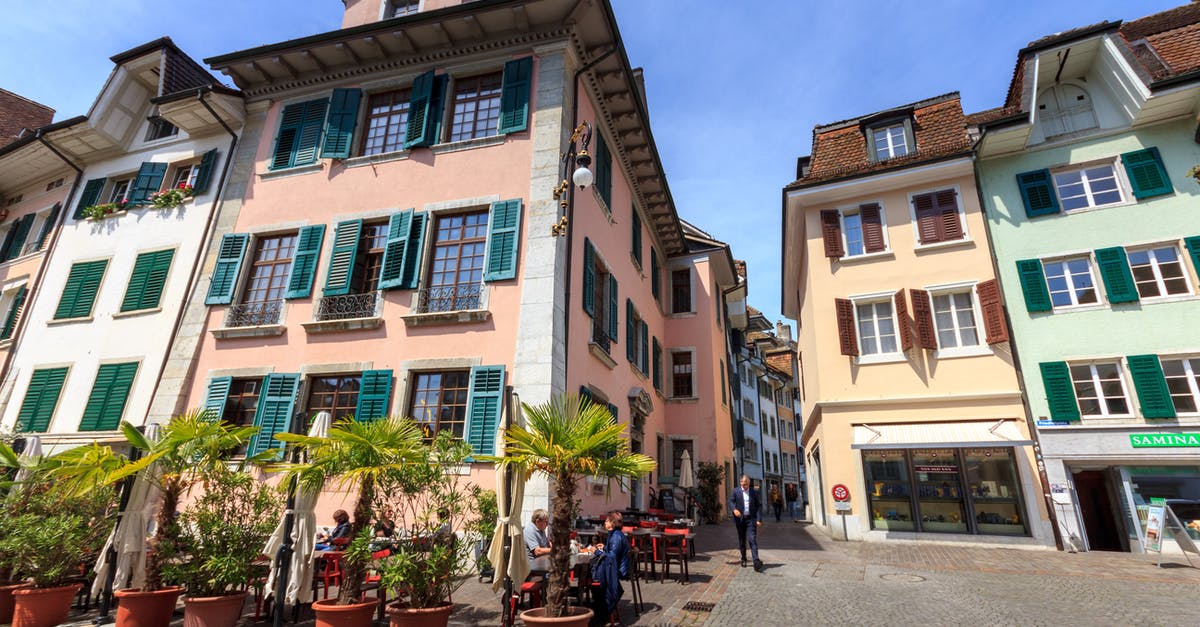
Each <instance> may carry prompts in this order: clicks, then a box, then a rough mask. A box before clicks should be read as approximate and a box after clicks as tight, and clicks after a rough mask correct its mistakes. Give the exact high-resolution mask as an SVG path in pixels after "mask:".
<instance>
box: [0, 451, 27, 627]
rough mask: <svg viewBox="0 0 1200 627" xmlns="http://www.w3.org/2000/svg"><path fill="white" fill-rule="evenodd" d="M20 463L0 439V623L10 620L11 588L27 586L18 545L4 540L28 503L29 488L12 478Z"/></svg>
mask: <svg viewBox="0 0 1200 627" xmlns="http://www.w3.org/2000/svg"><path fill="white" fill-rule="evenodd" d="M21 466H22V460H21V459H20V458H19V456H18V455H17V453H16V452H15V451H14V450H13V449H12V447H10V446H9V444H8V442H0V468H3V474H4V482H3V484H4V485H3V486H2V487H3V488H4V489H3V490H2V491H0V493H3V494H4V498H2V499H0V625H6V624H8V623H11V622H12V617H13V594H12V593H13V590H16V589H17V588H24V587H27V586H29V583H28V582H27V581H25V577H24V576H22V575H21V573H20V570H19V569H18V566H17V559H16V558H17V557H19V556H20V550H19V549H20V547H9V546H6V544H7V543H5V542H4V539H5V538H10V537H12V535H13V534H14V533H15V532H16V530H17V529H18V527H16V521H17V516H18V515H20V513H21V512H23V511H25V509H26V508H27V507H28V502H29V496H30V495H29V492H28V491H23V490H21V486H19V485H17V484H16V483H15V482H14V479H15V477H16V473H17V471H18V470H20V468H21Z"/></svg>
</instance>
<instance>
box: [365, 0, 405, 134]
mask: <svg viewBox="0 0 1200 627" xmlns="http://www.w3.org/2000/svg"><path fill="white" fill-rule="evenodd" d="M385 6H386V5H385ZM387 94H392V95H393V101H392V102H393V106H395V104H396V103H397V101H396V100H395V96H394V95H395V94H404V99H403V100H402V101H401V102H402V104H403V105H404V127H403V128H404V131H402V132H400V133H399V136H398V137H397V140H398V141H399V144H398V145H397V147H396V148H394V149H392V150H387V149H386V148H387V143H386V138H387V133H386V132H385V133H384V140H385V141H384V144H383V148H384V149H383V150H381V151H380V152H367V140H368V138H369V137H370V135H371V119H372V116H371V99H372V98H375V97H378V96H383V95H387ZM411 104H412V81H409V82H408V84H407V86H403V87H402V86H389V87H380V88H378V89H375V90H371V91H368V90H366V89H364V90H363V94H362V103H361V104H360V105H359V108H360V111H359V112H358V119H357V121H356V123H355V125H354V133H355V135H357V137H355V138H353V139H352V140H351V141H352V142H353V144H352V145H353V146H354V147H355V148H356V150H355V151H353V152H352V154H353V155H354V156H355V157H381V156H385V155H392V154H398V153H404V152H408V151H410V150H412V149H411V148H405V147H404V137H405V132H406V131H407V130H408V117H409V114H410V112H411V109H410V106H411ZM391 115H394V113H389V114H387V116H391ZM375 117H386V116H383V115H381V116H375Z"/></svg>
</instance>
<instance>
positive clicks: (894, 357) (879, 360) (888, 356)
mask: <svg viewBox="0 0 1200 627" xmlns="http://www.w3.org/2000/svg"><path fill="white" fill-rule="evenodd" d="M904 361H908V357H907V356H906V355H905V354H904V353H883V354H880V355H861V356H859V357H857V358H856V359H855V360H854V363H856V364H858V365H860V366H865V365H869V364H898V363H900V362H904Z"/></svg>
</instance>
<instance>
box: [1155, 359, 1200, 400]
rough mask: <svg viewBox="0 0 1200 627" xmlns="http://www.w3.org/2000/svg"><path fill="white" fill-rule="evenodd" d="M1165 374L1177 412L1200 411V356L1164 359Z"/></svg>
mask: <svg viewBox="0 0 1200 627" xmlns="http://www.w3.org/2000/svg"><path fill="white" fill-rule="evenodd" d="M1161 361H1162V369H1163V376H1165V377H1166V379H1167V389H1168V390H1170V392H1171V402H1172V403H1174V405H1175V412H1176V413H1180V414H1194V413H1196V412H1198V411H1200V358H1198V357H1189V358H1185V359H1163V360H1161Z"/></svg>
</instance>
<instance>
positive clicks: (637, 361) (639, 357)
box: [625, 298, 650, 375]
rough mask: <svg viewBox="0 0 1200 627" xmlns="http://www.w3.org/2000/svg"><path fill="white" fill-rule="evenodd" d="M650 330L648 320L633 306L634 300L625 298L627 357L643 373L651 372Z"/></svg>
mask: <svg viewBox="0 0 1200 627" xmlns="http://www.w3.org/2000/svg"><path fill="white" fill-rule="evenodd" d="M649 343H650V332H649V328H648V327H647V326H646V321H645V320H643V319H642V315H641V314H640V313H638V310H637V309H636V308H635V307H634V306H633V301H631V300H629V299H628V298H627V299H625V358H626V359H628V360H629V365H630V366H633V367H634V368H637V369H638V371H639V372H641V373H642V374H643V375H646V374H649V372H650V346H649Z"/></svg>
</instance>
